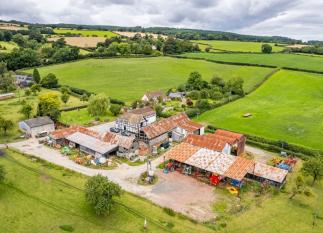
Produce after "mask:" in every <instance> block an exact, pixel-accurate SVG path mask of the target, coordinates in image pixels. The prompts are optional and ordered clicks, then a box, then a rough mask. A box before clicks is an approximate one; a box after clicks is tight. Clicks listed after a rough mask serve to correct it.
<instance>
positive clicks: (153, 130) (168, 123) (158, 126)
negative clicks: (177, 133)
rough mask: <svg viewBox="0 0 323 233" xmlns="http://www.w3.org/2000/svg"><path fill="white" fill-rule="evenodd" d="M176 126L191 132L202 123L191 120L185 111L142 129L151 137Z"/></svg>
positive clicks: (200, 126)
mask: <svg viewBox="0 0 323 233" xmlns="http://www.w3.org/2000/svg"><path fill="white" fill-rule="evenodd" d="M177 126H179V127H182V128H183V129H185V130H187V131H188V132H193V131H195V130H197V129H200V128H202V127H203V125H201V124H199V123H196V122H193V121H191V120H190V119H189V118H188V116H187V115H186V114H185V113H180V114H177V115H175V116H171V117H168V118H166V119H163V120H160V121H158V122H155V123H153V124H151V125H148V126H147V127H145V128H144V129H143V131H144V133H145V134H146V136H147V137H148V138H149V139H151V138H155V137H157V136H160V135H162V134H164V133H167V132H169V131H171V130H172V129H174V128H176V127H177Z"/></svg>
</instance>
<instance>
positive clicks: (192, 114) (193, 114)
mask: <svg viewBox="0 0 323 233" xmlns="http://www.w3.org/2000/svg"><path fill="white" fill-rule="evenodd" d="M200 113H201V112H200V110H199V109H198V108H190V109H188V110H187V111H186V114H187V116H188V117H190V118H192V117H196V116H197V115H199V114H200Z"/></svg>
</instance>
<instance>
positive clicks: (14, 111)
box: [0, 89, 84, 143]
mask: <svg viewBox="0 0 323 233" xmlns="http://www.w3.org/2000/svg"><path fill="white" fill-rule="evenodd" d="M47 92H55V93H58V94H59V96H60V95H61V93H60V92H58V91H54V90H47V89H42V91H41V93H38V95H40V94H42V93H47ZM19 93H20V98H19ZM23 101H25V102H26V103H28V104H30V105H31V106H33V112H32V114H31V116H32V117H33V116H34V115H35V114H36V112H37V104H38V96H33V95H30V96H25V95H24V91H23V90H17V91H16V98H12V99H7V100H2V101H0V115H1V116H2V117H3V118H5V119H11V120H12V121H13V122H14V128H13V129H12V130H11V131H9V132H8V134H7V135H3V134H1V133H0V143H6V142H10V141H12V140H13V139H17V138H18V137H19V135H21V134H22V133H21V132H20V131H19V129H18V122H19V121H21V120H23V119H24V116H23V115H22V114H21V113H19V111H20V109H21V107H22V102H23ZM83 104H84V102H82V101H80V99H78V98H76V97H74V96H70V99H69V101H68V102H67V104H64V103H62V102H61V108H67V107H73V106H80V105H83Z"/></svg>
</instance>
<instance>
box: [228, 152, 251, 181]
mask: <svg viewBox="0 0 323 233" xmlns="http://www.w3.org/2000/svg"><path fill="white" fill-rule="evenodd" d="M254 165H255V162H254V161H252V160H250V159H246V158H243V157H236V159H235V161H234V163H233V164H232V165H231V166H230V167H229V169H228V170H227V171H226V172H225V173H224V175H225V176H226V177H229V178H231V179H234V180H239V181H240V180H242V179H243V178H244V177H245V175H246V174H247V173H252V171H253V168H254Z"/></svg>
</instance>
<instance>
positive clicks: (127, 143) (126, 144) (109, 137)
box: [102, 132, 135, 149]
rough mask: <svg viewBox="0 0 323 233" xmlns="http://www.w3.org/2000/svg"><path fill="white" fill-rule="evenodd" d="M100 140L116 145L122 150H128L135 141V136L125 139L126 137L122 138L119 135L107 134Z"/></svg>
mask: <svg viewBox="0 0 323 233" xmlns="http://www.w3.org/2000/svg"><path fill="white" fill-rule="evenodd" d="M102 140H103V141H104V142H107V143H110V144H117V145H119V146H121V147H123V148H126V149H130V148H131V146H132V145H133V142H134V140H135V136H134V135H131V136H129V137H127V136H122V135H119V134H115V133H110V132H107V133H105V134H104V135H103V136H102Z"/></svg>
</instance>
